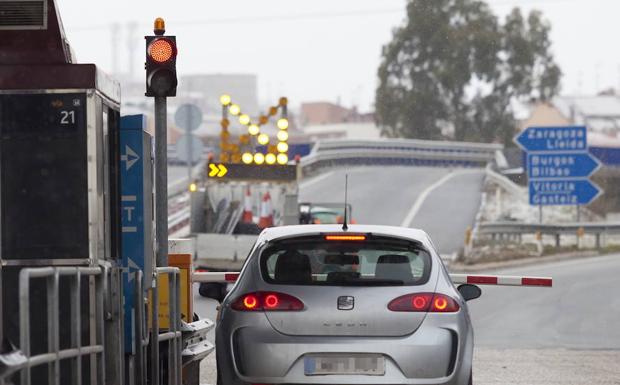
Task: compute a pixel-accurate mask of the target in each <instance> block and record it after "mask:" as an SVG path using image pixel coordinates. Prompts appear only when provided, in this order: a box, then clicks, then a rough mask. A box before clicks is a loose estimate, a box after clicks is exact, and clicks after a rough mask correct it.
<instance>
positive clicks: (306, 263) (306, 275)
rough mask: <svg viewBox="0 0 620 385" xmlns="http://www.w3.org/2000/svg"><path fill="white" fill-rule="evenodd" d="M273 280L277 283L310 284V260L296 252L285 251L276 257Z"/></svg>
mask: <svg viewBox="0 0 620 385" xmlns="http://www.w3.org/2000/svg"><path fill="white" fill-rule="evenodd" d="M274 279H275V280H276V281H277V282H278V283H289V284H293V285H294V284H304V283H310V282H312V267H311V266H310V258H309V257H308V256H307V255H304V254H301V253H299V252H297V251H287V252H285V253H284V254H281V255H280V256H279V257H278V261H277V262H276V269H275V274H274Z"/></svg>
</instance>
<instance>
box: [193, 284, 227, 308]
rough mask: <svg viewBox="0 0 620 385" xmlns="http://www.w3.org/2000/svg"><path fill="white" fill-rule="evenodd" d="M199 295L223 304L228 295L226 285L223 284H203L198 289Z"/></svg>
mask: <svg viewBox="0 0 620 385" xmlns="http://www.w3.org/2000/svg"><path fill="white" fill-rule="evenodd" d="M198 293H199V294H200V295H201V296H203V297H207V298H211V299H214V300H216V301H217V302H219V303H222V301H223V300H224V298H226V294H228V293H227V290H226V284H222V283H202V284H201V285H200V287H199V288H198Z"/></svg>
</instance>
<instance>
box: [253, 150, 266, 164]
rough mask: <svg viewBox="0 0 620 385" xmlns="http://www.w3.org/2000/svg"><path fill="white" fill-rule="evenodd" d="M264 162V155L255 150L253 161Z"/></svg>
mask: <svg viewBox="0 0 620 385" xmlns="http://www.w3.org/2000/svg"><path fill="white" fill-rule="evenodd" d="M264 162H265V155H263V154H261V153H260V152H257V153H256V154H254V163H256V164H263V163H264Z"/></svg>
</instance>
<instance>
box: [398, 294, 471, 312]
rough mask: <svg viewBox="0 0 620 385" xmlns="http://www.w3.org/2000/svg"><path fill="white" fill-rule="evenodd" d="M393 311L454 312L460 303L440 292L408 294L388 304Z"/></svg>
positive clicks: (457, 309)
mask: <svg viewBox="0 0 620 385" xmlns="http://www.w3.org/2000/svg"><path fill="white" fill-rule="evenodd" d="M388 309H389V310H391V311H403V312H430V313H454V312H457V311H459V309H460V306H459V304H458V303H457V302H456V301H455V300H454V299H452V298H451V297H449V296H447V295H444V294H439V293H434V294H433V293H416V294H407V295H403V296H400V297H398V298H395V299H394V300H392V301H391V302H390V303H389V304H388Z"/></svg>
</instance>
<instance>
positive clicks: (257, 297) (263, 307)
mask: <svg viewBox="0 0 620 385" xmlns="http://www.w3.org/2000/svg"><path fill="white" fill-rule="evenodd" d="M231 307H232V308H233V309H234V310H238V311H301V310H303V309H304V303H303V302H301V301H300V300H299V299H297V298H295V297H293V296H292V295H288V294H284V293H276V292H264V291H258V292H255V293H248V294H244V295H242V296H241V297H239V298H238V299H237V300H236V301H235V302H233V304H232V305H231Z"/></svg>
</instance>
